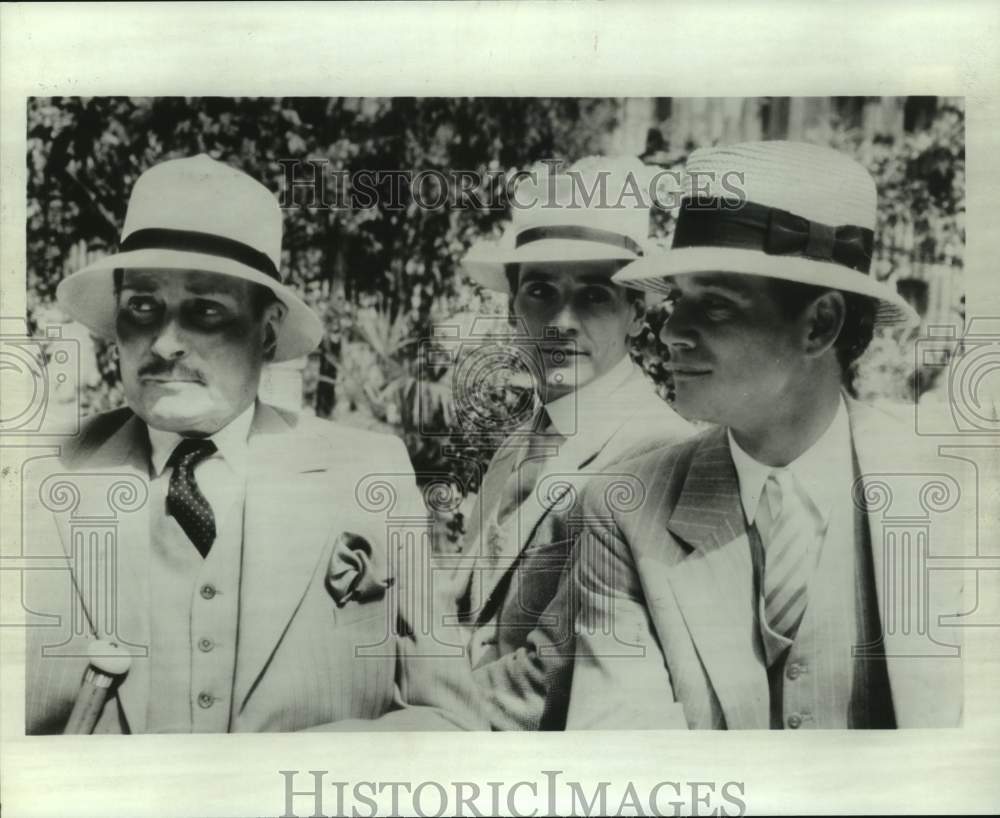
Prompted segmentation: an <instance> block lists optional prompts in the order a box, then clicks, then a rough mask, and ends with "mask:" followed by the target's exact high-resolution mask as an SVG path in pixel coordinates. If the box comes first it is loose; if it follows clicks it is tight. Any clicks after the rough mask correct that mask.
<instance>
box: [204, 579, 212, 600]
mask: <svg viewBox="0 0 1000 818" xmlns="http://www.w3.org/2000/svg"><path fill="white" fill-rule="evenodd" d="M213 596H215V586H214V585H209V584H208V583H207V582H206V583H205V584H204V585H202V586H201V598H202V599H211V598H212V597H213Z"/></svg>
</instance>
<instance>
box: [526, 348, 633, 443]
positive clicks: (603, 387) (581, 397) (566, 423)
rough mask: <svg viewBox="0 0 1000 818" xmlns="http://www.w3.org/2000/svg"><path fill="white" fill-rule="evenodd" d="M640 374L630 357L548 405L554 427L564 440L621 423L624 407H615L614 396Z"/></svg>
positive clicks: (627, 356)
mask: <svg viewBox="0 0 1000 818" xmlns="http://www.w3.org/2000/svg"><path fill="white" fill-rule="evenodd" d="M635 371H636V365H635V364H634V363H632V358H631V357H630V356H629V355H628V354H626V355H625V357H624V358H622V359H621V360H620V361H619V362H618V363H617V364H615V365H614V366H613V367H611V369H609V370H608V371H607V372H605V373H604V374H603V375H600V376H599V377H597V378H594V380H592V381H591V382H590V383H588V384H586V385H584V386H582V387H580V388H579V389H577V390H575V391H573V392H570V393H569V394H567V395H562V396H561V397H558V398H556V399H555V400H553V401H550V402H549V403H547V404H545V410H546V411H547V412H548V413H549V417H550V418H551V420H552V425H553V426H554V427H555V429H556V431H557V432H559V434H561V435H562V436H563V437H565V438H570V437H573V436H575V435H578V434H586V433H587V431H588V430H589V429H593V428H597V427H599V426H602V425H604V424H605V423H607V422H608V421H611V422H614V421H617V420H620V419H621V418H620V416H621V406H620V405H615V403H614V402H613V401H612V400H611V398H612V396H614V394H615V393H616V392H617V391H618V389H620V388H621V387H622V386H624V385H625V383H626V382H627V381H628V380H629V378H631V377H632V376H633V375H634V374H635Z"/></svg>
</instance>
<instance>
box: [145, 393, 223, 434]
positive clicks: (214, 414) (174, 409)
mask: <svg viewBox="0 0 1000 818" xmlns="http://www.w3.org/2000/svg"><path fill="white" fill-rule="evenodd" d="M137 414H139V415H140V416H141V417H142V419H143V420H144V421H146V424H147V425H149V426H151V427H152V428H154V429H160V430H161V431H164V432H177V433H178V434H184V433H190V432H203V433H207V434H213V433H214V432H216V431H218V429H219V428H221V426H222V425H224V424H220V423H219V421H218V418H219V411H218V409H217V408H216V407H212V406H211V405H209V404H208V403H207V402H206V401H204V400H197V399H196V398H193V397H192V396H190V395H186V396H181V395H176V396H170V397H161V398H159V399H158V400H156V401H154V402H151V403H147V404H146V405H145V406H144V407H143V411H142V412H137Z"/></svg>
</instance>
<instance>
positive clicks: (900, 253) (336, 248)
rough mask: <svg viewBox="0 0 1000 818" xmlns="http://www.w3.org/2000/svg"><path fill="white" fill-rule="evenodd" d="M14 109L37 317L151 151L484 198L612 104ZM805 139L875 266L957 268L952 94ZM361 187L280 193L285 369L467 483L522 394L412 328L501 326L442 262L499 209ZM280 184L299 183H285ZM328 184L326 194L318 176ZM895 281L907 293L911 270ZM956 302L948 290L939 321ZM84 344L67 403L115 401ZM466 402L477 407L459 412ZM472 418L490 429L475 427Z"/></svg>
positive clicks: (652, 326)
mask: <svg viewBox="0 0 1000 818" xmlns="http://www.w3.org/2000/svg"><path fill="white" fill-rule="evenodd" d="M27 113H28V151H27V165H28V211H27V261H28V268H27V276H28V299H29V300H28V303H29V318H30V319H34V320H35V322H36V323H38V322H39V316H44V315H47V314H49V311H50V308H51V302H52V299H53V296H54V291H55V286H56V284H57V283H58V281H59V280H60V279H61V278H62V277H63V275H65V274H66V273H67V272H68V271H72V270H74V269H77V268H79V267H80V266H82V265H83V263H84V262H85V261H86V260H87V259H88V258H89V257H92V256H93V255H95V254H102V253H106V252H109V251H111V250H113V249H114V247H115V245H116V244H117V242H118V238H119V233H120V229H121V225H122V223H123V221H124V216H125V209H126V206H127V203H128V196H129V192H130V191H131V188H132V185H133V184H134V182H135V180H136V179H137V177H138V176H139V175H140V174H141V173H142V172H143V171H144V170H146V169H147V168H149V167H151V166H152V165H154V164H156V163H158V162H161V161H163V160H165V159H169V158H176V157H181V156H190V155H194V154H197V153H207V154H209V155H211V156H214V157H216V158H218V159H220V160H223V161H226V162H229V163H231V164H233V165H235V166H237V167H239V168H241V169H242V170H244V171H246V172H247V173H249V174H250V175H251V176H253V177H254V178H256V179H258V180H260V181H261V182H263V183H264V184H265V185H266V186H268V187H269V188H270V189H272V190H274V191H276V192H279V191H282V190H284V189H285V188H286V175H285V174H286V171H285V169H284V168H283V166H282V165H281V162H280V160H302V161H303V164H301V165H300V166H299V167H298V168H297V170H296V171H295V176H296V178H298V179H303V178H308V177H309V174H310V167H309V165H307V164H305V160H313V161H317V160H319V161H324V162H326V163H327V164H326V167H325V172H326V174H327V178H328V179H330V180H335V179H336V178H337V177H336V174H338V173H341V172H348V173H350V172H353V171H360V170H367V171H406V170H413V171H417V170H439V171H443V172H448V171H454V170H465V171H471V172H474V173H477V174H479V175H480V176H482V177H485V179H486V181H485V182H484V183H483V184H482V185H481V186H480V187H479V188H478V189H476V191H475V192H476V194H477V195H478V196H479V198H480V199H481V200H482V201H483V202H486V203H489V202H494V203H496V202H499V203H500V204H501V205H502V204H503V202H504V201H505V199H504V197H503V195H502V192H503V189H504V188H505V186H506V185H507V183H508V180H509V179H510V178H511V177H512V175H513V174H514V173H515V172H517V171H518V170H520V169H523V168H526V167H530V166H531V165H532V164H533V163H535V162H536V161H538V160H539V159H543V158H560V159H564V160H566V161H567V162H572V161H575V160H577V159H579V158H581V157H583V156H587V155H590V154H599V153H603V152H605V151H606V150H607V148H608V146H609V145H610V144H611V139H610V136H611V134H613V132H614V130H615V129H616V127H618V126H619V124H620V123H619V121H618V118H619V116H620V115H621V101H620V100H614V99H568V98H559V99H543V98H536V99H530V98H517V99H502V98H488V99H486V98H483V99H479V98H471V99H470V98H364V99H356V98H329V99H328V98H264V99H260V98H180V97H165V98H155V99H154V98H124V97H99V98H98V97H93V98H78V97H62V98H49V99H43V98H37V99H32V100H30V101H29V104H28V112H27ZM816 139H821V140H822V141H826V142H830V143H832V144H833V145H834V146H835V147H838V148H840V149H842V150H845V151H847V152H849V153H851V154H853V155H855V156H856V157H857V158H858V159H859V160H860V161H861V162H862V163H863V164H865V165H866V166H867V167H868V168H869V169H870V170H871V171H872V173H873V175H874V176H875V179H876V182H877V184H878V189H879V200H880V208H879V231H878V235H879V242H880V244H879V247H878V250H877V264H876V270H875V272H876V274H877V275H879V276H880V277H882V278H886V279H889V280H891V281H897V282H898V281H906V280H908V279H911V278H913V275H914V272H913V271H914V270H915V269H918V268H920V269H923V268H925V267H927V266H928V265H938V266H941V265H944V266H951V267H954V268H956V269H957V268H960V266H961V263H962V251H963V247H964V195H965V173H964V120H963V114H962V112H961V111H959V110H957V109H954V108H944V109H942V110H940V111H939V112H938V116H937V118H936V119H935V120H934V121H933V122H932V123H931V125H930V127H928V128H926V129H923V130H920V131H918V132H915V133H908V134H906V135H905V136H904V137H903V138H902V139H901V140H897V141H895V142H893V141H891V140H887V139H878V138H877V139H875V140H874V141H872V140H867V141H866V140H864V139H862V135H861V133H860V131H858V130H852V129H849V128H842V127H838V126H837V123H833V130H832V135H831V132H830V131H829V130H828V131H826V132H824V133H822V134H820V135H818V136H816ZM693 147H698V146H693V145H687V144H686V145H684V146H683V151H684V152H683V153H674V154H670V153H669V151H667V152H666V154H663V153H662V152H661V154H660V156H661V158H660V159H658V160H657V161H658V163H659V164H661V165H662V166H663V167H667V168H671V169H679V168H681V167H682V166H683V162H684V160H685V158H686V153H687V151H689V150H690V149H691V148H693ZM663 156H666V158H665V159H664V158H663ZM489 174H492V175H489ZM354 192H356V191H354ZM379 192H380V193H381V194H382V195H380V196H379V197H378V199H377V201H376V202H375V205H374V206H371V207H340V208H309V207H304V206H301V207H300V206H296V207H289V208H287V209H286V210H285V225H284V229H285V233H284V242H283V258H282V267H283V270H284V271H286V272H287V275H288V277H289V281H290V283H291V284H292V285H293V286H295V287H296V288H297V289H299V291H300V292H301V293H303V295H304V297H305V298H306V300H307V301H308V302H309V303H310V304H312V305H313V306H314V308H315V309H316V310H317V312H318V313H319V314H320V315H321V316H322V317H323V319H324V322H325V326H326V333H325V335H324V338H323V340H322V343H321V345H320V348H319V350H318V351H317V352H316V353H315V354H314V355H313V356H312V357H311V358H310V360H309V363H308V365H307V367H306V369H305V371H304V385H303V388H304V404H305V407H306V409H307V410H308V411H313V412H315V413H316V414H317V415H319V416H322V417H333V418H336V419H338V420H342V421H344V422H347V423H353V424H357V425H363V426H368V427H373V428H381V429H384V430H386V431H389V432H392V433H395V434H397V435H399V436H401V437H402V438H403V439H404V441H405V443H406V445H407V447H408V449H409V452H410V455H411V458H412V460H413V463H414V466H415V468H416V469H417V471H418V473H419V474H420V475H421V477H422V480H423V482H426V481H427V480H429V479H431V478H432V477H433V476H434V475H446V476H447V479H448V480H450V481H451V483H452V484H453V486H454V487H455V490H456V491H458V492H459V493H461V494H465V493H466V492H474V491H476V490H477V489H478V486H479V479H480V476H481V472H482V470H483V468H484V467H485V464H486V463H487V462H488V460H489V458H490V457H491V456H492V453H493V451H494V450H495V448H496V446H497V445H498V444H499V443H500V441H501V440H502V438H503V436H504V432H505V429H506V428H508V426H509V423H510V422H511V419H512V417H516V415H517V412H518V411H521V410H522V409H523V407H524V395H523V394H522V393H520V392H518V391H517V390H516V389H512V388H510V385H509V384H506V383H503V382H502V379H501V380H498V381H496V382H492V381H490V380H489V379H488V378H487V379H482V378H481V379H479V380H478V381H477V382H476V384H475V385H474V387H471V386H470V385H469V383H467V382H466V381H464V380H462V377H458V376H457V375H456V373H458V372H459V370H460V369H461V367H460V365H459V357H458V356H457V355H455V356H452V359H451V362H450V363H447V364H444V363H438V364H436V365H434V366H430V367H428V366H426V365H425V364H426V361H425V360H424V359H423V358H422V350H426V348H427V344H428V343H430V344H440V343H443V346H444V347H448V345H449V344H450V345H454V343H455V342H454V338H455V336H454V332H457V333H458V336H457V337H458V338H459V339H460V340H461V339H466V343H465V344H459V345H460V346H463V347H469V346H471V347H475V346H476V345H477V344H479V345H486V346H490V345H492V346H494V347H495V346H497V345H500V346H502V344H503V338H502V336H503V333H502V332H501V333H499V334H495V335H493V336H488V337H484V338H478V339H473V340H472V341H468V334H469V333H470V332H471V325H472V323H473V322H474V320H475V319H476V317H477V316H483V315H487V316H494V317H499V318H500V320H501V323H502V320H503V318H502V317H503V315H504V314H505V312H506V309H507V303H506V299H505V298H503V297H502V296H498V295H497V294H493V293H489V292H484V291H481V290H480V289H479V288H478V287H477V286H475V285H473V284H471V283H469V282H468V281H467V280H465V279H463V278H462V277H461V276H460V274H459V272H458V267H457V265H458V263H459V261H460V259H461V257H462V256H463V254H464V253H465V251H466V250H467V248H468V247H469V245H470V244H471V243H472V242H473V241H475V240H476V239H478V238H480V237H483V236H486V235H496V234H498V233H499V232H500V230H501V229H502V227H503V224H504V221H505V218H506V213H505V209H504V208H503V207H502V206H500V207H492V208H491V207H485V206H484V207H481V208H470V207H464V208H454V207H449V206H443V207H438V208H434V209H427V208H420V207H417V206H416V204H414V203H413V202H412V201H410V200H406V199H405V198H404V205H405V206H404V207H402V208H399V207H393V206H392V202H391V197H389V196H386V195H384V194H385V193H386V190H385V189H382V190H380V191H379ZM351 193H352V191H348V195H350V194H351ZM294 195H295V196H298V197H301V196H303V195H305V192H304V191H303V190H302V189H301V188H297V189H296V190H295V191H294ZM328 198H329V199H330V200H333V199H335V198H336V196H335V194H334V192H333V190H331V191H330V192H329V194H328ZM296 201H301V198H300V199H297V200H296ZM671 229H672V217H671V214H670V212H669V211H666V210H654V213H653V232H654V234H655V235H656V236H658V237H660V238H661V239H662V240H664V241H666V240H668V239H669V235H670V232H671ZM915 291H916V292H917V296H918V297H919V295H920V286H916V287H915ZM961 309H962V307H961V304H956V306H955V313H956V316H957V320H961ZM665 318H666V313H665V311H664V308H663V307H662V306H659V305H651V306H650V309H649V311H648V319H647V326H646V328H645V329H644V331H643V333H642V334H641V335H640V336H639V337H638V338H636V339H634V340H633V345H632V349H633V357H634V358H635V359H636V360H637V361H638V362H639V363H640V364H641V365H642V366H643V367H644V369H645V370H646V372H647V373H648V374H649V375H650V376H651V377H652V378H653V379H654V381H656V383H657V385H658V389H659V391H660V393H661V395H662V396H664V397H665V398H668V397H669V396H670V390H671V388H672V387H671V384H670V381H669V377H668V375H667V373H666V371H665V370H664V368H663V362H664V360H665V359H666V349H665V347H664V346H663V344H662V343H661V342H660V340H659V331H660V328H661V327H662V324H663V322H664V320H665ZM436 325H438V326H440V325H446V326H447V327H449V328H450V331H452V332H453V335H451V336H448V338H451V339H452V340H448V341H447V342H441V341H440V339H439V340H438V341H435V340H434V337H435V336H434V335H433V331H434V327H435V326H436ZM911 341H912V337H910V336H901V335H898V334H889V335H883V336H880V337H878V338H877V339H876V342H875V343H874V344H873V345H872V349H871V351H870V352H869V353H868V354H867V355H866V356H865V357H864V359H863V360H862V362H861V364H860V366H859V369H858V378H857V384H856V386H857V390H858V392H859V394H860V395H861V396H862V397H867V398H888V399H905V398H906V397H908V396H909V394H910V393H909V389H910V385H911V384H912V379H911V371H912V368H913V360H914V359H913V356H912V351H911V350H912V344H911ZM465 351H466V352H468V351H469V350H468V348H466V349H465ZM94 357H95V359H96V360H95V365H94V368H93V371H94V375H93V377H91V378H89V379H85V380H86V383H85V387H84V390H83V391H84V394H83V395H82V403H83V405H84V406H85V407H87V408H89V409H93V410H99V409H105V408H111V407H113V406H115V405H120V403H121V401H122V395H121V390H120V387H119V386H118V383H117V381H118V376H117V369H116V365H115V361H114V358H113V354H112V352H111V350H110V349H109V347H108V345H106V344H103V343H101V342H97V343H96V345H95V353H94ZM463 377H464V376H463ZM930 382H931V381H930V380H928V379H924V381H923V383H930ZM456 390H457V391H456ZM459 392H460V393H461V394H458V393H459ZM457 399H458V400H457ZM470 401H471V403H472V404H475V405H478V406H479V407H480V408H481V409H482V410H483V411H481V412H478V413H477V412H469V411H466V410H465V409H463V408H462V407H466V409H467V407H468V405H469V402H470ZM484 417H486V418H487V419H488V420H492V421H495V422H496V425H495V427H494V428H492V429H491V428H489V427H488V424H484ZM434 479H437V478H434ZM455 519H456V520H458V521H459V522H458V523H456V522H455V521H454V520H453V521H451V522H450V523H449V524H452V530H451V531H450V532H449V535H450V536H452V537H453V536H454V534H455V532H456V530H457V525H458V524H459V523H460V515H459V516H458V517H456V518H455Z"/></svg>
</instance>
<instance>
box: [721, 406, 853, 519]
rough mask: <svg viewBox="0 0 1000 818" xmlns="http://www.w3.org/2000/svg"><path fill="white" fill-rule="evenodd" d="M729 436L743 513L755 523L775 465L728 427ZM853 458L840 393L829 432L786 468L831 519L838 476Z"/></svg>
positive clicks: (824, 515) (822, 513)
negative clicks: (743, 445)
mask: <svg viewBox="0 0 1000 818" xmlns="http://www.w3.org/2000/svg"><path fill="white" fill-rule="evenodd" d="M726 435H727V436H728V438H729V452H730V454H731V455H732V458H733V465H734V466H735V467H736V476H737V478H738V480H739V486H740V502H741V503H742V504H743V512H744V514H746V518H747V521H748V522H749V523H753V521H754V519H755V518H756V516H757V508H758V507H759V505H760V498H761V494H762V493H763V491H764V483H765V482H766V481H767V477H768V475H769V474H770V473H771V472H772V471H773V470H774V467H773V466H767V465H765V464H763V463H760V462H759V461H757V460H755V459H754V458H752V457H751V456H750V455H748V454H747V453H746V452H745V451H743V449H741V448H740V445H739V443H737V442H736V439H735V438H734V437H733V433H732V431H731V430H729V429H727V430H726ZM850 458H851V428H850V423H849V422H848V418H847V406H846V405H845V404H844V398H843V396H841V398H840V403H839V405H838V406H837V413H836V415H834V417H833V421H832V422H831V423H830V425H829V426H828V427H827V429H826V431H825V432H823V434H822V435H820V437H819V439H818V440H817V441H816V442H815V443H813V445H812V446H810V447H809V448H808V449H806V450H805V451H804V452H803V453H802V454H800V455H799V456H798V457H797V458H796V459H795V460H793V461H792V462H791V463H789V464H788V467H787V468H788V469H790V470H791V472H792V474H793V475H794V476H795V478H796V480H797V481H798V482H799V485H800V486H801V487H802V489H803V490H804V491H805V493H806V495H807V496H808V497H809V499H810V501H811V502H812V503H813V504H814V505H815V506H816V508H817V509H818V510H819V512H820V514H821V515H822V517H823V520H824V522H826V521H828V520H829V518H830V510H831V508H832V507H833V503H834V500H835V497H836V493H837V491H838V489H839V487H840V486H839V483H840V481H839V480H838V479H837V475H838V474H842V473H844V469H845V468H849V467H850ZM847 474H850V472H847Z"/></svg>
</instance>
